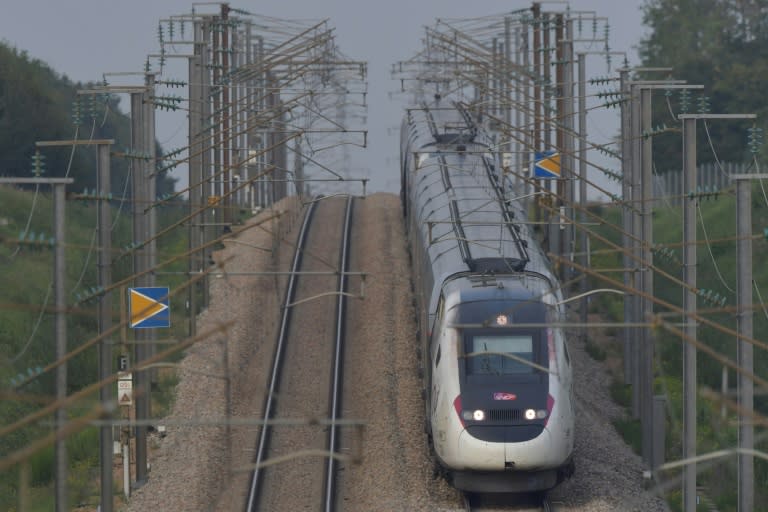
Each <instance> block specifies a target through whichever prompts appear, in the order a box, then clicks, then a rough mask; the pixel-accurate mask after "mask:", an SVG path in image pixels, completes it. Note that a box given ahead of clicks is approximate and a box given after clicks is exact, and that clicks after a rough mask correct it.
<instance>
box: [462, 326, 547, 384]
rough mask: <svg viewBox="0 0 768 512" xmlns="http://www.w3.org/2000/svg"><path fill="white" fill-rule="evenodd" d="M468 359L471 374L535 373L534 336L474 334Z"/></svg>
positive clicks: (468, 370) (468, 371) (468, 369)
mask: <svg viewBox="0 0 768 512" xmlns="http://www.w3.org/2000/svg"><path fill="white" fill-rule="evenodd" d="M469 344H470V347H469V348H470V349H471V354H473V355H472V356H470V357H469V358H468V361H467V373H469V374H484V373H487V374H491V375H508V374H516V375H519V374H526V373H533V366H531V365H530V364H529V363H532V362H533V337H532V336H526V335H520V336H517V335H510V336H472V339H471V341H470V342H469Z"/></svg>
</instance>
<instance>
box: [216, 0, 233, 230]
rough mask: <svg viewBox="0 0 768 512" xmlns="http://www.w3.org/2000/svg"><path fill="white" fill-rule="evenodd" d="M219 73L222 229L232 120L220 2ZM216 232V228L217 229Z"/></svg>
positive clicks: (227, 219)
mask: <svg viewBox="0 0 768 512" xmlns="http://www.w3.org/2000/svg"><path fill="white" fill-rule="evenodd" d="M220 25H221V48H219V50H220V51H221V70H222V71H221V75H220V78H219V83H218V85H219V86H220V87H221V108H222V110H223V114H222V118H221V123H222V130H221V151H222V159H221V170H223V171H224V172H223V173H222V174H221V177H220V178H219V179H220V180H221V181H222V189H221V190H222V193H221V212H222V215H221V216H220V217H219V219H220V220H219V222H222V223H224V224H225V225H224V226H223V228H224V230H227V229H229V224H231V222H232V197H231V196H230V194H229V192H230V186H231V171H230V165H231V162H232V159H231V157H232V151H231V149H232V144H233V141H232V140H230V133H231V130H230V128H231V122H232V115H231V111H232V105H231V104H230V101H229V100H230V97H229V91H230V87H231V85H232V81H231V75H230V71H231V69H230V59H229V4H226V3H223V4H221V20H220ZM217 233H218V230H217Z"/></svg>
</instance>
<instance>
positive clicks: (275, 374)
mask: <svg viewBox="0 0 768 512" xmlns="http://www.w3.org/2000/svg"><path fill="white" fill-rule="evenodd" d="M314 212H315V203H312V204H310V206H309V208H308V209H307V212H306V214H305V215H304V222H303V223H302V225H301V231H300V232H299V239H298V241H297V243H296V252H295V253H294V256H293V263H292V265H291V269H292V274H291V276H290V278H289V279H288V288H287V291H286V294H285V304H284V306H283V315H282V319H281V322H280V332H279V334H278V338H277V346H276V348H275V355H274V358H273V360H272V371H271V377H270V381H269V389H268V391H267V401H266V404H265V406H264V414H263V418H264V421H265V424H264V427H262V429H261V432H260V434H259V444H258V447H257V449H256V455H255V458H254V465H255V468H254V470H253V475H252V476H251V483H250V486H249V490H248V500H247V501H246V511H247V512H250V511H253V510H256V508H257V501H258V496H259V487H260V485H261V479H262V477H263V471H261V469H260V467H261V463H262V462H263V460H262V459H263V457H264V453H265V448H266V446H267V443H268V441H269V435H270V427H269V425H268V424H267V423H266V422H268V421H269V420H270V419H271V417H272V413H273V410H272V409H273V407H274V398H275V396H276V393H277V383H278V381H279V380H280V370H281V366H282V358H283V353H284V351H285V350H284V349H285V340H286V338H287V333H288V325H289V324H290V317H291V309H292V308H290V307H288V305H289V304H291V303H292V302H293V300H294V295H295V294H296V279H297V273H296V272H297V271H298V269H299V267H300V266H301V261H302V256H303V254H304V251H303V248H304V244H305V242H306V238H307V233H308V232H309V226H310V224H311V221H312V217H313V214H314Z"/></svg>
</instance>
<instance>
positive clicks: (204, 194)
mask: <svg viewBox="0 0 768 512" xmlns="http://www.w3.org/2000/svg"><path fill="white" fill-rule="evenodd" d="M202 32H203V34H202V36H203V39H202V40H203V45H204V46H203V48H202V52H201V54H200V55H201V58H202V62H201V69H202V74H201V77H202V80H201V82H200V83H201V90H200V97H201V98H202V103H201V112H200V113H201V122H202V124H203V126H204V128H202V132H201V135H202V137H201V141H202V144H203V146H204V147H205V148H206V149H205V150H204V151H203V159H202V160H203V162H202V163H203V166H202V169H203V172H202V178H203V180H205V182H204V183H201V185H200V203H201V206H202V207H206V206H207V205H208V197H209V196H210V195H211V192H212V190H211V182H210V176H211V172H212V169H211V152H212V150H213V151H215V147H214V148H211V141H213V140H214V139H213V134H212V128H211V122H212V119H211V68H210V65H211V62H212V59H211V49H212V46H211V41H212V34H211V21H210V20H206V21H205V22H203V24H202ZM211 222H213V209H212V208H208V209H207V210H205V211H204V212H203V214H202V215H201V216H200V234H201V237H200V241H201V243H202V244H203V245H205V244H207V243H208V240H212V239H213V236H212V235H213V233H212V232H211V230H210V227H209V226H208V224H209V223H211ZM210 254H211V249H208V248H207V249H203V250H202V251H200V252H199V253H198V257H199V258H200V263H201V268H205V267H207V266H208V259H209V257H210ZM200 286H201V287H202V289H203V303H202V307H203V308H205V307H207V306H208V304H209V302H210V296H209V290H208V276H207V275H206V276H205V277H203V279H202V280H201V282H200Z"/></svg>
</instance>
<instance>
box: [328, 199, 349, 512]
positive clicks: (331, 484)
mask: <svg viewBox="0 0 768 512" xmlns="http://www.w3.org/2000/svg"><path fill="white" fill-rule="evenodd" d="M352 206H353V199H352V197H351V196H349V197H347V206H346V212H345V214H344V235H343V238H342V241H341V259H340V262H339V270H340V272H339V286H338V301H337V303H336V340H335V343H334V354H333V363H332V368H333V378H332V380H333V382H332V383H331V404H330V405H331V406H330V411H329V418H330V420H331V427H330V428H329V429H328V451H329V452H330V453H335V452H336V449H337V447H338V446H337V445H338V442H339V426H338V425H337V424H336V421H337V420H338V419H339V411H340V409H341V398H342V396H341V389H342V383H343V371H342V370H343V361H342V357H343V354H344V339H345V334H346V306H347V297H346V296H347V295H348V294H347V280H348V274H347V270H348V269H349V252H350V251H349V249H350V244H351V236H350V235H351V231H352ZM323 502H324V505H323V507H324V508H323V510H324V511H325V512H332V511H333V510H335V509H336V506H335V505H336V458H335V457H328V463H327V464H326V468H325V493H324V496H323Z"/></svg>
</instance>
